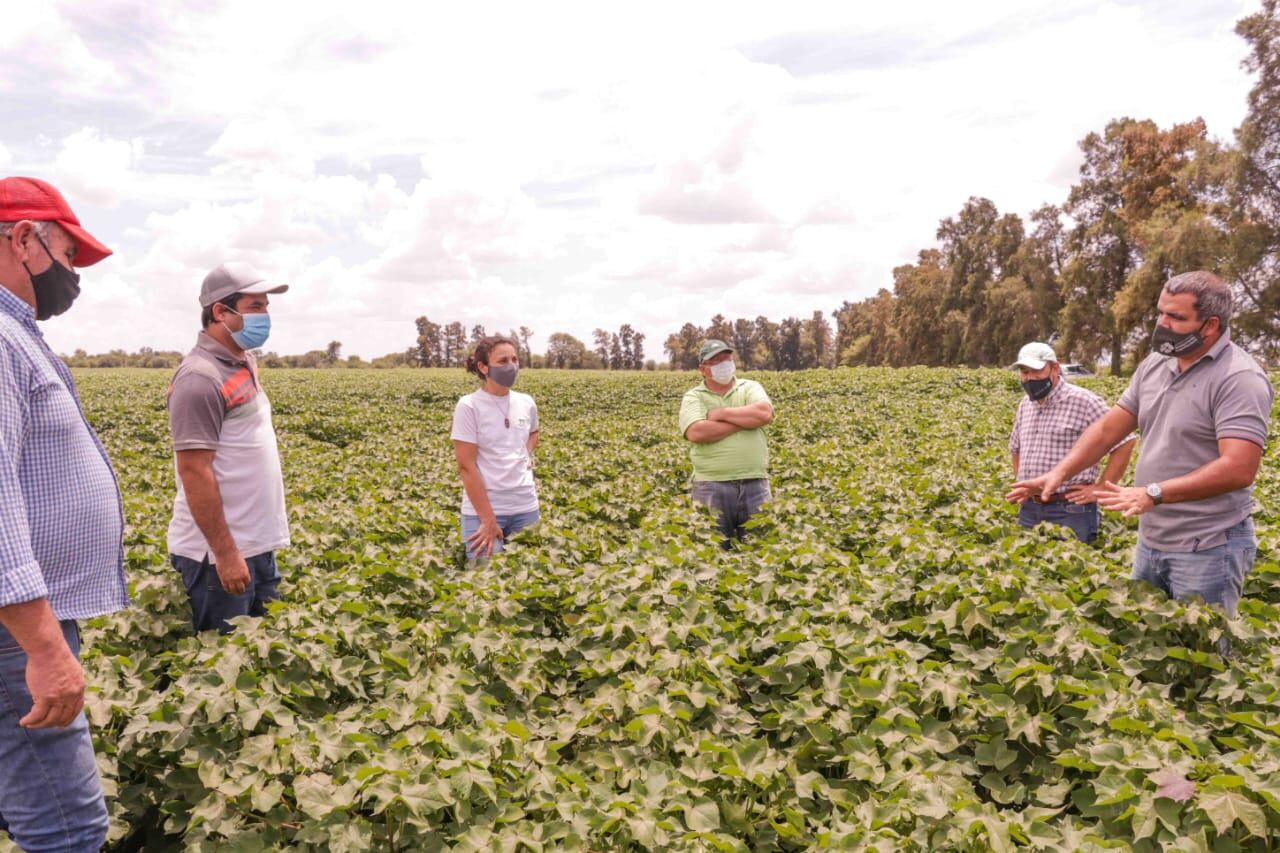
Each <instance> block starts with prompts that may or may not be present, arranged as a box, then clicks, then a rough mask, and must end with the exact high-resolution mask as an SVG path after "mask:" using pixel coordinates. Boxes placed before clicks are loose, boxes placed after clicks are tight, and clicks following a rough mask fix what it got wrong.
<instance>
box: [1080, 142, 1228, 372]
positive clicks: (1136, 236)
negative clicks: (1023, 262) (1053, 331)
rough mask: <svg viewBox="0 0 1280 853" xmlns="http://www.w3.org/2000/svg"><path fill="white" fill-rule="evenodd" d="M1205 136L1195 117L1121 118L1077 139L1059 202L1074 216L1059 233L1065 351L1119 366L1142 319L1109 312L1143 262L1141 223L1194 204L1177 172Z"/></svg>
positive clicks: (1135, 301) (1126, 312)
mask: <svg viewBox="0 0 1280 853" xmlns="http://www.w3.org/2000/svg"><path fill="white" fill-rule="evenodd" d="M1205 141H1206V134H1205V126H1204V122H1203V121H1201V120H1199V119H1197V120H1195V121H1193V122H1187V123H1186V124H1179V125H1174V126H1173V127H1171V128H1170V129H1169V130H1166V131H1162V130H1160V128H1159V127H1157V126H1156V124H1155V122H1152V121H1150V120H1145V121H1137V120H1135V119H1130V118H1123V119H1117V120H1115V121H1112V122H1111V123H1109V124H1108V125H1107V127H1106V130H1105V131H1104V132H1103V133H1102V134H1097V133H1091V134H1089V135H1088V136H1086V137H1085V138H1084V140H1083V141H1082V142H1081V143H1080V148H1081V150H1082V151H1083V152H1084V165H1082V166H1081V167H1080V181H1079V183H1077V184H1076V185H1075V186H1073V187H1072V188H1071V193H1070V195H1069V196H1068V199H1067V204H1066V208H1065V209H1066V212H1067V214H1068V215H1070V216H1071V218H1072V219H1073V220H1074V222H1075V227H1074V228H1072V230H1071V232H1070V234H1069V236H1068V239H1067V248H1068V251H1069V253H1070V255H1071V260H1070V262H1069V263H1068V264H1067V265H1066V267H1065V268H1064V270H1063V273H1062V285H1063V298H1064V302H1065V306H1064V308H1063V312H1062V320H1063V329H1062V331H1063V344H1064V349H1065V350H1066V351H1068V352H1072V353H1074V354H1075V355H1076V356H1078V357H1083V359H1084V360H1089V361H1091V360H1093V359H1094V358H1096V357H1097V356H1098V355H1099V354H1100V353H1101V352H1103V351H1107V352H1109V353H1110V356H1111V370H1112V372H1115V373H1118V372H1119V371H1120V369H1121V367H1122V364H1123V357H1124V351H1125V345H1126V343H1127V342H1128V338H1129V336H1130V333H1131V332H1133V331H1134V330H1135V329H1136V328H1137V327H1138V326H1139V325H1140V324H1141V322H1142V317H1141V316H1140V315H1138V313H1137V312H1136V311H1134V310H1122V311H1121V312H1120V314H1117V310H1116V309H1117V307H1124V306H1117V302H1116V300H1117V297H1119V295H1120V293H1121V291H1122V290H1124V289H1125V286H1126V284H1128V283H1129V280H1130V276H1131V275H1132V274H1133V273H1134V272H1135V271H1136V270H1139V268H1140V267H1142V265H1143V262H1144V253H1143V244H1144V239H1143V234H1142V232H1143V229H1144V228H1146V227H1147V226H1148V224H1149V223H1150V222H1151V220H1152V219H1153V218H1155V217H1157V216H1159V217H1163V218H1166V219H1167V218H1168V217H1170V216H1173V215H1176V214H1177V213H1178V212H1179V211H1185V210H1189V209H1191V208H1193V207H1194V206H1195V196H1194V192H1192V191H1191V189H1190V187H1189V186H1188V184H1187V182H1186V181H1185V180H1181V178H1182V177H1184V176H1185V174H1186V173H1187V170H1188V167H1189V165H1190V163H1191V161H1193V160H1194V158H1195V154H1196V152H1197V151H1198V150H1200V148H1201V146H1202V144H1203V143H1204V142H1205ZM1145 242H1149V241H1145ZM1156 277H1159V276H1158V275H1153V273H1152V271H1151V270H1150V269H1148V270H1147V271H1146V272H1145V273H1144V275H1143V283H1142V284H1141V285H1140V286H1141V287H1145V288H1148V289H1149V280H1150V279H1151V278H1156ZM1140 286H1139V285H1135V287H1134V288H1132V289H1131V295H1130V297H1128V305H1129V306H1130V308H1132V307H1134V306H1137V305H1138V303H1139V300H1138V299H1137V298H1136V294H1134V293H1133V291H1134V290H1137V289H1138V288H1139V287H1140ZM1151 302H1153V303H1154V298H1153V299H1152V300H1151Z"/></svg>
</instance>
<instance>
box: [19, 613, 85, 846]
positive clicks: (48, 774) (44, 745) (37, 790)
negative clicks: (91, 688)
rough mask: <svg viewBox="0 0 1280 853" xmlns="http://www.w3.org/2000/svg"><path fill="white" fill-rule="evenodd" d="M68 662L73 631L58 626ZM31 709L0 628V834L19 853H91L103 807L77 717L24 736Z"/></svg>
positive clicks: (23, 667)
mask: <svg viewBox="0 0 1280 853" xmlns="http://www.w3.org/2000/svg"><path fill="white" fill-rule="evenodd" d="M62 635H63V637H65V638H66V640H67V645H68V646H69V647H70V648H71V651H72V653H73V654H75V656H76V657H79V656H80V631H79V630H78V629H77V628H76V623H75V622H73V621H71V620H67V621H64V622H63V623H62ZM30 710H31V693H30V691H28V689H27V653H26V652H24V651H23V650H22V647H21V646H19V645H18V642H17V641H16V640H15V639H14V638H13V635H12V634H10V633H9V632H8V631H6V630H5V629H4V628H3V627H0V830H4V831H7V832H8V833H9V836H10V837H11V838H13V840H14V841H15V842H16V843H17V844H18V846H19V847H21V848H22V849H23V850H27V851H37V850H41V851H44V850H58V851H74V853H82V851H97V850H100V849H101V848H102V845H103V843H104V842H105V841H106V840H107V805H106V803H105V802H104V801H103V799H102V783H101V782H100V781H99V780H98V763H97V761H96V760H95V759H94V757H93V741H92V739H90V737H89V721H88V720H87V719H86V718H85V715H84V712H81V713H80V714H78V715H77V716H76V718H75V720H74V721H72V723H71V724H70V725H68V726H67V727H66V728H61V729H24V728H22V727H21V726H20V725H18V720H20V719H22V718H23V717H25V716H26V715H27V712H28V711H30Z"/></svg>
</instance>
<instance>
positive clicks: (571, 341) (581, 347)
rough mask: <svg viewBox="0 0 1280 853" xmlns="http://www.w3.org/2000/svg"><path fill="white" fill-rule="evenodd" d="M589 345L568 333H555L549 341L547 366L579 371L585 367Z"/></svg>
mask: <svg viewBox="0 0 1280 853" xmlns="http://www.w3.org/2000/svg"><path fill="white" fill-rule="evenodd" d="M586 356H587V345H586V344H584V343H583V342H582V341H580V340H578V339H577V338H575V337H574V336H573V335H570V334H568V333H566V332H555V333H554V334H552V335H551V337H550V338H548V339H547V365H548V366H550V367H558V368H561V369H566V368H567V369H570V370H577V369H578V368H580V367H582V366H583V362H584V361H585V359H586Z"/></svg>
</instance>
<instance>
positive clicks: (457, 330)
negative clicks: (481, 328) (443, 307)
mask: <svg viewBox="0 0 1280 853" xmlns="http://www.w3.org/2000/svg"><path fill="white" fill-rule="evenodd" d="M443 337H444V362H443V364H444V366H445V367H453V366H454V365H461V364H465V363H466V360H467V330H466V327H465V326H463V325H462V324H461V323H459V322H458V321H457V320H454V321H453V322H452V323H450V324H449V325H447V326H445V327H444V336H443Z"/></svg>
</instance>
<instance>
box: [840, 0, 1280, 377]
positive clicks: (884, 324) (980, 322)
mask: <svg viewBox="0 0 1280 853" xmlns="http://www.w3.org/2000/svg"><path fill="white" fill-rule="evenodd" d="M1236 31H1237V32H1238V33H1239V34H1240V35H1241V36H1243V37H1244V38H1245V40H1246V41H1248V42H1249V45H1250V55H1249V57H1248V58H1247V59H1246V60H1245V67H1246V68H1247V69H1248V70H1249V71H1251V72H1253V73H1255V74H1256V75H1257V79H1256V81H1255V84H1254V86H1253V88H1252V90H1251V91H1250V93H1249V99H1248V113H1247V115H1246V118H1245V120H1244V122H1243V123H1242V124H1241V126H1240V127H1239V128H1237V129H1236V134H1235V141H1234V143H1226V142H1222V141H1219V140H1215V139H1212V138H1210V137H1209V135H1208V133H1207V131H1206V128H1205V124H1204V122H1203V120H1201V119H1198V118H1197V119H1195V120H1192V121H1188V122H1185V123H1182V124H1175V125H1173V126H1171V127H1167V128H1161V127H1159V126H1157V125H1156V123H1155V122H1153V121H1150V120H1140V119H1133V118H1121V119H1116V120H1114V121H1112V122H1110V123H1109V124H1108V125H1107V126H1106V128H1105V129H1104V130H1103V131H1102V132H1100V133H1090V134H1089V135H1088V136H1086V137H1085V138H1084V139H1083V140H1082V141H1081V142H1080V149H1081V152H1082V154H1083V160H1084V162H1083V165H1082V166H1081V168H1080V177H1079V179H1078V181H1077V182H1076V183H1075V184H1074V185H1073V186H1072V187H1071V189H1070V191H1069V192H1068V193H1067V196H1066V198H1065V199H1063V200H1062V201H1061V202H1060V203H1058V204H1046V205H1044V206H1043V207H1041V208H1040V209H1038V210H1036V211H1035V212H1034V213H1032V214H1031V216H1030V217H1029V220H1028V221H1025V222H1024V221H1023V220H1022V219H1021V218H1020V217H1018V216H1016V215H1014V214H1011V213H1004V214H1002V213H1000V211H999V210H997V209H996V206H995V204H993V203H992V202H991V201H990V200H989V199H986V198H978V197H975V198H970V199H969V200H968V201H967V202H966V203H965V204H964V206H963V207H962V208H961V209H960V211H959V212H958V213H957V214H956V215H955V216H952V217H948V218H946V219H944V220H942V222H941V223H940V224H939V226H938V230H937V234H936V237H937V240H938V246H937V247H935V248H929V249H925V250H923V251H921V252H920V253H919V255H918V257H917V258H916V261H915V262H914V263H910V264H904V265H902V266H900V267H898V268H896V269H895V270H894V271H893V290H892V291H890V290H887V289H882V290H880V291H879V292H878V293H877V294H876V295H875V296H872V297H870V298H868V299H863V300H860V301H857V302H845V303H844V304H843V305H841V306H840V308H838V309H837V310H836V311H835V312H834V314H835V319H836V327H837V331H836V342H835V350H836V354H837V356H836V357H837V360H838V363H840V364H849V365H856V364H865V365H906V364H925V365H943V364H968V365H975V366H976V365H995V364H1007V363H1009V362H1010V361H1012V359H1013V358H1015V357H1016V353H1017V350H1018V347H1019V346H1021V344H1023V343H1025V342H1026V341H1029V340H1033V339H1039V340H1046V339H1049V338H1051V337H1052V338H1055V344H1056V345H1057V346H1058V348H1059V350H1060V352H1061V353H1066V354H1069V355H1070V356H1071V357H1072V358H1073V359H1075V360H1079V361H1088V362H1093V361H1096V360H1098V359H1099V358H1106V359H1107V360H1109V363H1110V366H1111V369H1112V371H1113V372H1119V371H1120V370H1121V369H1122V367H1123V360H1124V357H1125V355H1126V354H1127V355H1130V356H1132V357H1133V358H1134V359H1135V360H1138V359H1141V358H1142V357H1144V356H1145V355H1146V354H1147V351H1148V347H1149V341H1150V334H1151V330H1152V327H1153V325H1154V323H1155V320H1156V314H1155V302H1156V297H1157V296H1158V295H1159V292H1160V288H1161V286H1162V285H1163V283H1164V282H1165V281H1167V280H1168V279H1169V278H1170V277H1171V276H1172V275H1175V274H1177V273H1179V272H1185V271H1187V270H1194V269H1207V270H1212V271H1214V272H1216V273H1218V274H1219V275H1220V276H1222V277H1223V278H1224V279H1225V280H1226V281H1228V282H1230V283H1231V284H1232V286H1233V288H1234V289H1235V292H1236V296H1237V313H1236V316H1235V318H1234V319H1233V321H1232V325H1231V328H1232V335H1233V338H1234V339H1235V340H1236V341H1237V342H1239V343H1241V344H1243V345H1244V346H1246V347H1248V348H1250V349H1252V350H1253V351H1254V352H1256V353H1258V354H1259V355H1262V356H1263V357H1265V358H1266V359H1268V360H1275V359H1276V357H1277V355H1280V261H1278V260H1277V253H1278V252H1280V10H1278V7H1277V0H1265V2H1264V3H1263V8H1262V10H1261V11H1259V12H1258V13H1257V14H1254V15H1250V16H1248V17H1246V18H1244V19H1242V20H1241V21H1240V22H1239V23H1238V24H1237V27H1236Z"/></svg>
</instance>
